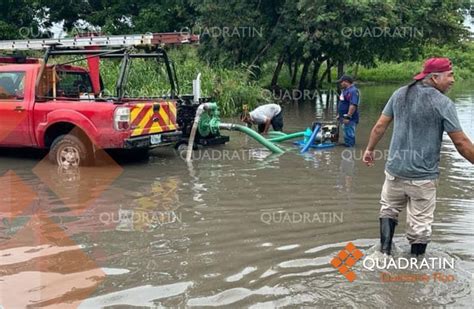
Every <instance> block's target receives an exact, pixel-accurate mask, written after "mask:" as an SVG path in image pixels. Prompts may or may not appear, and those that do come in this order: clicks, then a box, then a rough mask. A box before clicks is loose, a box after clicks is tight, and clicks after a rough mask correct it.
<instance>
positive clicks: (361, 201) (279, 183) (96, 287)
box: [0, 82, 474, 308]
mask: <svg viewBox="0 0 474 309" xmlns="http://www.w3.org/2000/svg"><path fill="white" fill-rule="evenodd" d="M473 86H474V84H473V83H467V82H463V83H459V84H458V85H457V86H456V87H455V89H453V91H452V92H451V93H450V96H451V97H452V98H453V99H454V100H455V102H456V106H457V109H458V113H459V116H460V120H461V123H462V126H463V128H464V130H465V132H466V133H467V134H468V135H469V136H470V137H471V138H474V104H473V100H474V90H473V89H474V88H473ZM396 88H397V85H384V86H363V87H361V89H362V98H363V103H362V107H361V123H360V125H359V126H358V128H357V146H356V147H355V149H353V150H352V152H351V153H350V152H349V153H348V152H347V150H346V149H345V148H341V147H336V148H332V149H325V150H314V149H313V150H310V151H309V152H308V153H306V154H304V155H301V154H299V152H298V149H297V148H296V147H295V146H293V145H292V144H291V143H290V142H286V143H283V144H282V147H284V148H285V149H286V150H287V151H286V153H285V154H283V155H280V156H274V155H270V154H269V153H268V152H267V151H266V150H265V149H262V147H261V146H259V145H258V144H257V143H255V142H254V141H252V140H250V139H249V138H248V137H246V136H244V135H243V134H240V133H234V132H232V133H230V136H231V142H230V143H229V144H227V145H226V146H223V147H216V148H209V149H206V150H204V151H197V152H195V153H194V161H193V163H192V164H191V165H188V164H186V163H185V162H184V161H183V159H182V158H181V156H180V154H178V153H176V152H175V151H174V150H172V149H159V150H155V151H154V152H153V156H152V157H150V159H149V161H146V162H128V163H125V164H122V165H118V164H112V166H107V167H100V168H95V169H94V168H92V169H91V168H84V169H81V170H79V171H74V172H72V173H71V172H64V171H58V170H56V169H55V168H54V167H53V166H51V165H49V164H48V163H46V162H45V161H44V160H41V159H42V155H41V154H39V155H33V156H30V155H29V154H26V155H25V154H24V153H23V154H21V152H19V153H16V152H13V153H12V152H7V153H6V154H5V153H3V154H2V155H1V157H0V172H1V174H0V175H1V176H2V178H1V182H2V188H3V190H2V191H3V192H2V193H1V194H0V200H1V204H2V209H1V216H2V221H1V222H0V237H1V238H0V256H1V259H0V308H23V307H25V306H30V307H42V306H44V307H49V306H51V307H58V308H63V307H66V306H72V307H76V306H79V308H101V307H102V308H129V307H139V308H148V307H152V308H153V307H193V306H196V307H206V306H228V307H235V308H240V307H252V308H260V307H263V308H266V307H268V308H272V307H302V306H309V307H340V306H343V307H374V308H379V307H405V308H407V307H413V306H416V305H423V306H437V305H448V306H466V307H470V306H472V301H473V283H474V282H473V277H472V273H474V246H473V245H474V228H473V221H474V190H473V188H472V183H473V180H474V168H473V167H472V165H471V164H469V163H468V162H467V161H465V160H464V159H463V158H462V157H461V156H460V155H459V154H458V153H457V152H456V151H455V149H454V146H453V145H452V143H451V142H450V141H449V139H448V137H447V136H445V142H444V143H443V148H442V159H441V172H442V175H441V178H440V185H439V189H438V197H437V208H436V213H435V224H434V226H433V242H432V243H431V244H430V245H429V247H428V248H429V249H428V253H427V257H433V258H435V257H436V258H446V259H450V260H451V259H453V260H454V261H455V268H454V269H449V270H439V271H440V272H441V273H442V274H443V275H444V276H445V277H444V278H451V279H453V278H454V279H453V280H450V281H449V280H445V281H442V280H430V281H429V282H383V280H382V277H381V275H382V274H381V272H380V271H377V270H376V271H370V270H368V269H366V268H364V267H363V266H362V263H361V261H359V262H358V263H357V264H356V265H355V266H354V267H353V270H354V273H355V274H356V277H357V278H356V279H355V280H354V281H353V282H349V281H348V280H347V279H346V278H345V277H344V276H342V275H341V274H340V273H339V272H338V271H337V270H336V269H335V268H334V267H333V266H332V265H331V264H330V262H331V260H332V259H333V258H334V257H335V256H336V255H337V254H338V253H339V251H340V250H341V249H343V248H344V246H346V244H347V243H348V242H352V243H353V244H354V245H356V246H357V248H359V249H360V251H361V252H362V253H363V254H364V256H370V255H371V254H374V253H373V252H374V251H376V244H377V242H378V219H377V214H378V209H379V204H378V200H379V195H380V190H381V186H382V183H383V180H384V175H383V167H384V163H383V157H382V158H381V160H379V161H377V163H376V165H375V166H374V167H372V168H367V167H365V166H364V165H363V164H362V163H361V162H360V157H361V155H362V151H363V149H364V147H365V145H366V143H367V140H368V135H369V131H370V128H371V126H372V125H373V124H374V122H375V120H376V119H377V117H378V115H379V113H380V111H381V110H382V108H383V105H384V104H385V102H386V101H387V99H388V97H389V96H390V94H391V93H392V91H393V90H394V89H396ZM327 116H328V115H327V113H325V112H324V110H323V108H322V106H321V105H319V104H315V103H311V102H307V103H304V104H302V103H300V104H295V103H291V104H287V105H285V108H284V117H285V131H287V132H292V131H297V130H301V129H304V128H305V127H306V126H308V125H309V124H310V123H311V122H312V121H314V119H315V118H317V119H323V118H324V117H327ZM227 121H232V119H230V120H227ZM427 129H428V128H427ZM419 138H423V137H422V136H420V137H419ZM389 140H390V134H387V135H386V136H385V138H384V139H383V141H382V142H381V144H380V146H379V149H380V155H381V156H382V154H383V151H384V150H386V149H387V147H388V143H389ZM349 154H352V155H349ZM351 157H352V158H354V160H351V159H348V158H351ZM404 216H405V213H402V217H401V218H402V220H401V224H400V225H399V226H398V227H397V230H396V240H395V242H396V254H397V255H398V256H402V257H403V256H405V257H407V258H409V255H408V254H407V251H408V250H409V246H408V243H407V241H406V239H405V237H404V228H405V223H404V222H403V221H404V220H403V219H404ZM402 273H404V274H411V275H414V274H424V273H428V271H423V270H410V269H408V270H405V271H402ZM449 276H450V277H449Z"/></svg>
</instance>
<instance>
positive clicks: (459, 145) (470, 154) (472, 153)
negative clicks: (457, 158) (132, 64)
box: [448, 131, 474, 164]
mask: <svg viewBox="0 0 474 309" xmlns="http://www.w3.org/2000/svg"><path fill="white" fill-rule="evenodd" d="M448 135H449V137H450V138H451V140H452V141H453V143H454V146H456V149H457V150H458V152H459V153H460V154H461V155H462V156H463V157H464V158H466V159H467V160H468V161H469V162H471V163H472V164H474V145H473V144H472V142H471V140H470V139H469V137H467V136H466V134H465V133H464V132H463V131H457V132H451V133H448Z"/></svg>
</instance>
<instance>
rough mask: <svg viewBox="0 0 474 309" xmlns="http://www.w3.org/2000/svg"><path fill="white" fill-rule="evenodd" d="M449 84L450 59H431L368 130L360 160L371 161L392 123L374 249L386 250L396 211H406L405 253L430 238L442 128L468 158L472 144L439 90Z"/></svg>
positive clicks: (420, 250) (472, 157)
mask: <svg viewBox="0 0 474 309" xmlns="http://www.w3.org/2000/svg"><path fill="white" fill-rule="evenodd" d="M453 84H454V73H453V69H452V64H451V61H450V60H449V59H447V58H431V59H428V60H426V62H425V63H424V67H423V71H422V72H421V73H420V74H418V75H416V76H415V77H414V81H413V82H412V83H410V84H409V85H407V86H404V87H401V88H400V89H398V90H396V91H395V92H394V93H393V94H392V97H391V98H390V99H389V101H388V103H387V105H386V106H385V108H384V110H383V112H382V115H381V116H380V118H379V119H378V121H377V123H376V124H375V126H374V128H373V129H372V132H371V134H370V139H369V143H368V145H367V149H366V150H365V153H364V158H363V160H364V162H365V163H366V164H367V165H369V166H371V165H373V164H374V149H375V146H376V145H377V143H378V142H379V141H380V139H381V138H382V136H383V135H384V133H385V131H386V129H387V128H388V126H389V125H390V123H391V122H392V121H393V122H394V128H393V135H392V140H391V143H390V150H389V157H388V159H387V163H386V166H385V182H384V185H383V188H382V194H381V200H380V204H381V209H380V214H379V219H380V243H381V248H380V251H381V252H382V253H384V254H387V255H390V253H391V247H392V238H393V234H394V232H395V226H396V225H397V223H398V215H399V213H400V212H401V211H402V210H403V209H406V211H407V238H408V241H409V243H410V244H411V253H412V254H414V255H416V256H418V255H420V254H424V253H425V251H426V246H427V244H428V243H429V242H430V240H431V225H432V223H433V219H434V210H435V202H436V188H437V184H438V177H439V160H440V152H441V142H442V138H443V133H444V132H446V133H447V134H448V135H449V137H450V138H451V140H452V141H453V143H454V145H455V146H456V149H457V150H458V152H459V153H460V154H461V155H462V156H463V157H465V158H466V159H467V160H469V161H470V162H471V163H474V146H473V144H472V142H471V141H470V139H469V138H468V137H467V136H466V135H465V134H464V132H463V131H462V128H461V125H460V123H459V120H458V116H457V112H456V107H455V106H454V103H453V102H452V101H451V100H450V99H449V98H448V97H447V96H446V95H445V93H446V92H447V91H448V90H449V89H450V88H451V86H452V85H453Z"/></svg>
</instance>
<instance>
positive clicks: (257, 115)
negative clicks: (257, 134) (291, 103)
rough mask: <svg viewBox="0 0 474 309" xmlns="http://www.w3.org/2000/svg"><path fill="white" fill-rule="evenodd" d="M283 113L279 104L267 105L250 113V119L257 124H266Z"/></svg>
mask: <svg viewBox="0 0 474 309" xmlns="http://www.w3.org/2000/svg"><path fill="white" fill-rule="evenodd" d="M280 112H281V106H280V105H278V104H274V103H272V104H265V105H262V106H259V107H257V108H256V109H254V110H253V111H251V112H250V118H252V121H254V122H255V123H257V124H264V123H265V122H266V121H267V120H268V119H272V118H273V117H275V116H276V115H278V114H279V113H280Z"/></svg>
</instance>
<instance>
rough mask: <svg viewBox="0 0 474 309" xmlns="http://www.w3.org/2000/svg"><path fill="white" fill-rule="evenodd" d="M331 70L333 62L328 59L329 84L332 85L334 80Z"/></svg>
mask: <svg viewBox="0 0 474 309" xmlns="http://www.w3.org/2000/svg"><path fill="white" fill-rule="evenodd" d="M331 69H332V63H331V61H329V59H328V84H331V82H332V81H331V78H332V76H331Z"/></svg>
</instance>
